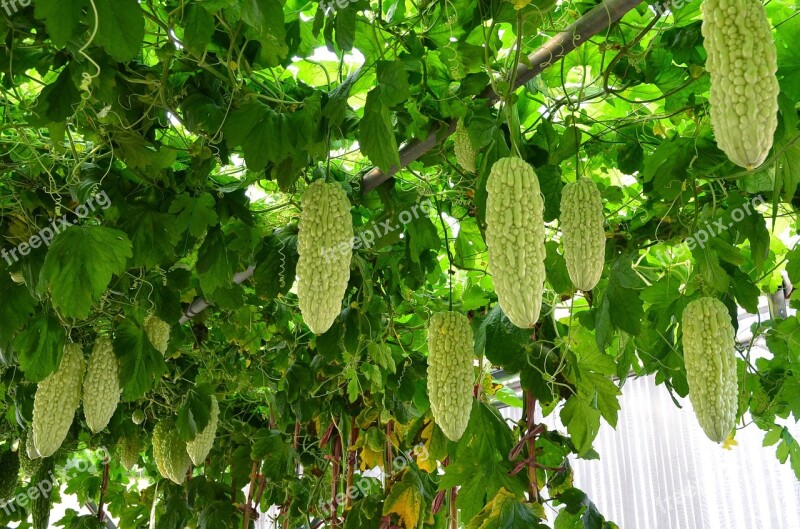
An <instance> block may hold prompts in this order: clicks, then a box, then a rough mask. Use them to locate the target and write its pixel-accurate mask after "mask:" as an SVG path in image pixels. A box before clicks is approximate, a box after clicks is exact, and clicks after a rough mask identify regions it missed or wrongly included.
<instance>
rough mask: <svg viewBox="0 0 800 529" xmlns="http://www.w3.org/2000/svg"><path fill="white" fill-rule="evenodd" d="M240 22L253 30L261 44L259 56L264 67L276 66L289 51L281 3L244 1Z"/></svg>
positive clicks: (261, 0)
mask: <svg viewBox="0 0 800 529" xmlns="http://www.w3.org/2000/svg"><path fill="white" fill-rule="evenodd" d="M242 21H243V22H244V23H245V24H247V25H248V26H250V27H251V28H253V33H255V35H256V36H257V38H258V40H259V42H261V46H262V49H261V50H260V52H259V56H260V57H261V58H262V59H263V61H262V62H264V66H277V65H278V64H279V61H280V60H281V59H283V58H284V57H286V54H287V53H288V51H289V47H288V46H287V45H286V27H285V26H284V14H283V5H282V3H281V2H279V1H278V0H244V1H243V2H242Z"/></svg>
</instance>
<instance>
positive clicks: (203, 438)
mask: <svg viewBox="0 0 800 529" xmlns="http://www.w3.org/2000/svg"><path fill="white" fill-rule="evenodd" d="M218 420H219V404H218V403H217V397H215V396H213V395H212V396H211V417H210V418H209V419H208V424H207V425H206V427H205V428H204V429H203V431H202V432H198V433H197V436H196V437H195V438H194V441H189V442H188V443H186V451H187V452H188V453H189V457H190V458H191V459H192V463H194V464H195V466H197V465H202V464H203V461H205V460H206V457H208V453H209V452H211V448H212V447H213V446H214V439H216V438H217V422H218Z"/></svg>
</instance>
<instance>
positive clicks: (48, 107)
mask: <svg viewBox="0 0 800 529" xmlns="http://www.w3.org/2000/svg"><path fill="white" fill-rule="evenodd" d="M80 100H81V93H80V91H79V90H78V88H77V87H76V86H75V83H74V82H72V75H71V73H70V68H69V67H66V68H64V69H63V70H61V73H60V74H58V78H57V79H56V80H55V82H54V83H52V84H49V85H47V86H45V87H44V89H43V90H42V92H41V93H40V94H39V97H38V98H37V99H36V105H35V106H34V107H33V111H34V112H35V113H36V114H37V116H38V117H39V119H38V120H37V122H38V123H41V124H42V125H44V124H48V123H61V122H63V121H66V120H67V118H69V117H71V116H72V114H74V113H75V108H76V105H77V104H78V103H79V102H80Z"/></svg>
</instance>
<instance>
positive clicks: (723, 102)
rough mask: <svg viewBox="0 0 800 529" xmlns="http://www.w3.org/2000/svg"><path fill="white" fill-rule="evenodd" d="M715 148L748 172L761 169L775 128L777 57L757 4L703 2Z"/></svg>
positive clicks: (733, 0)
mask: <svg viewBox="0 0 800 529" xmlns="http://www.w3.org/2000/svg"><path fill="white" fill-rule="evenodd" d="M700 8H701V10H702V13H703V25H702V33H703V37H704V38H705V48H706V51H707V52H708V59H707V60H706V69H707V70H708V72H709V74H711V90H710V94H709V102H710V103H711V124H712V125H713V127H714V134H715V136H716V138H717V145H718V146H719V148H720V149H722V150H723V151H724V152H725V154H727V155H728V158H730V160H731V161H732V162H733V163H735V164H737V165H739V166H741V167H745V168H747V169H752V168H755V167H758V166H760V165H761V164H762V163H764V160H766V158H767V155H768V153H769V150H770V149H771V148H772V137H773V134H774V133H775V129H776V127H777V125H778V120H777V117H778V92H779V90H780V89H779V86H778V78H777V76H776V72H777V70H778V60H777V52H776V49H775V43H774V42H773V40H772V26H771V24H770V22H769V20H768V19H767V14H766V11H765V10H764V6H763V5H762V4H761V0H703V3H701V4H700Z"/></svg>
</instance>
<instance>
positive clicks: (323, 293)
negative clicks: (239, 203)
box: [297, 180, 353, 334]
mask: <svg viewBox="0 0 800 529" xmlns="http://www.w3.org/2000/svg"><path fill="white" fill-rule="evenodd" d="M352 244H353V221H352V217H351V215H350V201H349V200H348V199H347V195H346V194H345V192H344V191H343V190H342V188H341V187H340V186H339V185H338V184H333V183H331V184H326V183H324V182H323V181H322V180H317V181H315V182H314V183H313V184H311V185H310V186H309V187H308V189H307V190H306V192H305V194H304V195H303V211H302V213H301V214H300V233H299V234H298V237H297V253H298V254H299V256H300V258H299V260H298V262H297V278H298V280H297V297H298V301H299V305H300V311H301V312H302V314H303V320H305V322H306V325H308V327H309V328H310V329H311V330H312V331H313V332H314V333H316V334H323V333H324V332H325V331H327V330H328V329H330V327H331V325H333V322H334V320H335V319H336V316H338V315H339V312H341V309H342V299H343V298H344V293H345V290H346V289H347V283H348V281H349V280H350V262H351V260H352V258H353V250H352Z"/></svg>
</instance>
